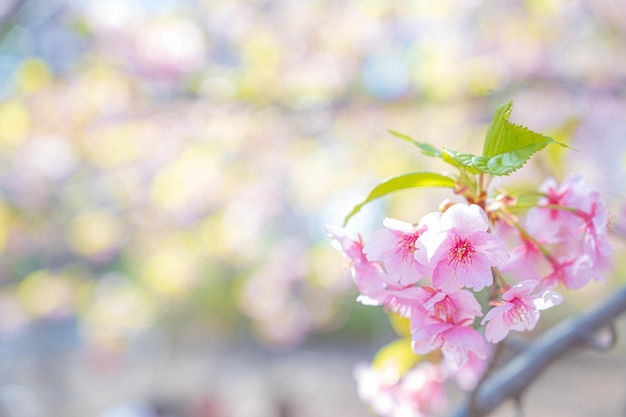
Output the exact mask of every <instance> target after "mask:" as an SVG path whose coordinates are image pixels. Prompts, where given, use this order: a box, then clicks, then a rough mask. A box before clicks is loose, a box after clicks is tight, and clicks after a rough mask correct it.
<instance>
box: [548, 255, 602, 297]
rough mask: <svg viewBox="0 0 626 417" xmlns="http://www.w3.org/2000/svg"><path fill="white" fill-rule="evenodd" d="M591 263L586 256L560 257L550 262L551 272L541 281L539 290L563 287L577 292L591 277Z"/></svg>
mask: <svg viewBox="0 0 626 417" xmlns="http://www.w3.org/2000/svg"><path fill="white" fill-rule="evenodd" d="M593 276H594V275H593V261H592V260H591V258H590V257H589V256H588V255H584V254H583V255H568V256H562V257H559V258H558V259H554V260H553V261H552V270H551V271H550V273H549V274H548V275H547V276H545V277H544V278H543V279H542V280H541V283H542V284H541V288H554V287H556V286H558V285H563V286H565V287H567V288H569V289H572V290H577V289H579V288H582V287H584V286H585V285H587V284H588V283H589V281H590V280H591V278H592V277H593Z"/></svg>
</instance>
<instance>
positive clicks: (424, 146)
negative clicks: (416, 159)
mask: <svg viewBox="0 0 626 417" xmlns="http://www.w3.org/2000/svg"><path fill="white" fill-rule="evenodd" d="M389 133H391V134H392V135H394V136H395V137H397V138H399V139H402V140H404V141H406V142H409V143H412V144H413V145H415V146H417V147H418V148H420V150H421V151H422V153H423V154H424V155H427V156H432V157H434V158H441V151H440V150H439V149H437V148H436V147H434V146H433V145H431V144H430V143H425V142H418V141H416V140H415V139H413V138H412V137H410V136H407V135H404V134H402V133H399V132H396V131H395V130H391V129H389Z"/></svg>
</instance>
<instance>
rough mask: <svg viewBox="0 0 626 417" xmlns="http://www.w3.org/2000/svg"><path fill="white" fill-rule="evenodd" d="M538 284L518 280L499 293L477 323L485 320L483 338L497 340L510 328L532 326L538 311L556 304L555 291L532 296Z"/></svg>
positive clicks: (537, 318) (561, 299) (507, 332)
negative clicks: (498, 299) (495, 304)
mask: <svg viewBox="0 0 626 417" xmlns="http://www.w3.org/2000/svg"><path fill="white" fill-rule="evenodd" d="M539 284H540V281H538V280H526V281H521V282H518V283H517V284H515V285H514V286H513V287H511V288H510V289H509V290H508V291H506V292H505V293H504V294H502V300H503V301H502V302H501V303H500V304H499V305H498V306H497V307H494V308H493V309H491V310H490V311H489V312H488V313H487V314H486V315H485V317H484V318H483V320H482V322H481V324H485V322H488V324H487V327H486V328H485V337H486V338H487V340H488V341H490V342H492V343H498V342H499V341H501V340H502V339H504V338H505V337H506V335H507V334H509V331H510V330H515V331H519V332H522V331H524V330H532V329H534V328H535V325H536V324H537V321H538V320H539V310H545V309H546V308H550V307H553V306H555V305H558V304H560V303H561V301H563V297H562V296H561V295H560V294H559V293H557V292H556V291H549V290H548V291H544V292H542V293H540V294H535V295H532V294H531V293H532V292H533V290H534V289H535V288H536V287H537V286H538V285H539Z"/></svg>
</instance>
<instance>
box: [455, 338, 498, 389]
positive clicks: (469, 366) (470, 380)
mask: <svg viewBox="0 0 626 417" xmlns="http://www.w3.org/2000/svg"><path fill="white" fill-rule="evenodd" d="M490 346H491V345H487V349H488V350H489V352H488V353H487V358H485V359H481V358H479V357H478V356H476V355H475V354H474V353H473V352H469V353H468V354H467V362H465V363H464V364H462V365H460V366H454V365H452V364H451V363H450V362H448V361H445V362H444V365H446V366H447V368H448V373H449V374H450V375H451V377H452V378H453V379H454V380H455V381H456V383H457V385H458V386H459V388H461V389H463V390H465V391H471V390H473V389H474V388H476V385H478V381H480V379H481V378H482V376H483V375H484V374H485V372H486V371H487V365H488V364H489V361H488V359H489V357H490V356H491V355H492V353H493V349H489V347H490Z"/></svg>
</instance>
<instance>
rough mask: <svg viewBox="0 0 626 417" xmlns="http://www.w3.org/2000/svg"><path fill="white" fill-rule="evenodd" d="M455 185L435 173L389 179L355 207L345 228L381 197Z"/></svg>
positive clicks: (448, 178)
mask: <svg viewBox="0 0 626 417" xmlns="http://www.w3.org/2000/svg"><path fill="white" fill-rule="evenodd" d="M455 183H456V181H455V180H454V178H451V177H448V176H445V175H441V174H436V173H434V172H411V173H408V174H402V175H397V176H394V177H390V178H387V179H386V180H384V181H382V182H381V183H380V184H378V185H377V186H376V187H374V189H373V190H372V191H371V192H370V193H369V195H368V196H367V198H366V199H365V200H364V201H362V202H361V203H359V204H357V205H356V206H354V208H353V209H352V211H351V212H350V213H349V214H348V215H347V216H346V218H345V220H344V221H343V224H344V226H345V225H346V224H347V223H348V220H350V218H351V217H352V216H354V215H355V214H356V213H358V212H359V211H360V210H361V208H362V207H363V206H364V205H365V204H367V203H369V202H370V201H373V200H376V199H378V198H380V197H384V196H386V195H388V194H390V193H393V192H395V191H400V190H405V189H408V188H419V187H447V188H454V185H455Z"/></svg>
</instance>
